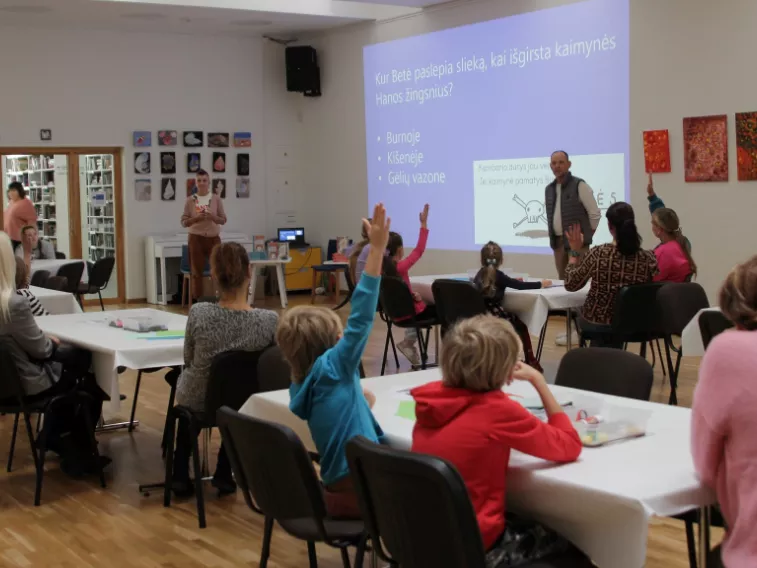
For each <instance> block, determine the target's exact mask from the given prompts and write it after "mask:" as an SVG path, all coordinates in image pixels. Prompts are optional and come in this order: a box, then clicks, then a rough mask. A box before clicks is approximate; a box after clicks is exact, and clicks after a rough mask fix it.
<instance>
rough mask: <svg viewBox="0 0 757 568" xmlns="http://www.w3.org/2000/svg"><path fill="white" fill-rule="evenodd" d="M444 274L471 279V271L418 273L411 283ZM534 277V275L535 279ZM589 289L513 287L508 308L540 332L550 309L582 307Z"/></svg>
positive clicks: (507, 294)
mask: <svg viewBox="0 0 757 568" xmlns="http://www.w3.org/2000/svg"><path fill="white" fill-rule="evenodd" d="M442 278H453V279H466V280H468V279H469V275H468V274H443V275H434V276H414V277H412V278H411V279H410V282H411V283H415V282H417V283H419V284H427V285H431V284H433V282H434V280H440V279H442ZM531 280H533V279H531ZM588 293H589V285H588V284H587V285H586V286H585V287H584V288H582V289H581V290H579V291H578V292H568V291H567V290H566V289H565V288H564V287H563V286H556V287H554V288H542V289H539V290H513V289H512V288H508V289H507V290H506V291H505V301H504V304H503V305H504V308H505V309H506V310H507V311H508V312H511V313H513V314H515V315H516V316H518V318H519V319H520V320H521V321H522V322H523V323H524V324H526V327H528V331H529V332H531V335H535V336H538V335H539V334H540V333H541V329H542V327H544V324H545V323H547V317H548V315H549V311H550V310H566V309H568V308H573V309H578V308H580V307H581V306H583V305H584V301H585V300H586V295H587V294H588Z"/></svg>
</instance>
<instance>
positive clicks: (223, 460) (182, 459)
mask: <svg viewBox="0 0 757 568" xmlns="http://www.w3.org/2000/svg"><path fill="white" fill-rule="evenodd" d="M178 422H179V425H178V428H177V429H176V451H175V452H174V454H173V479H174V481H179V482H188V481H189V458H190V457H191V456H192V435H191V433H190V431H189V422H188V421H187V420H186V419H185V418H183V417H182V418H179V420H178ZM195 476H199V472H195ZM213 477H215V478H216V479H219V480H223V481H231V480H232V476H231V462H229V457H228V456H227V455H226V449H225V448H224V447H223V444H221V447H220V448H219V450H218V461H217V463H216V471H215V473H214V474H213Z"/></svg>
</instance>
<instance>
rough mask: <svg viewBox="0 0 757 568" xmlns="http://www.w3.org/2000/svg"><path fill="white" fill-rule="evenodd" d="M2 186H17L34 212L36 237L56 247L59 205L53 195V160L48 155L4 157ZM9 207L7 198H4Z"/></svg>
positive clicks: (6, 187)
mask: <svg viewBox="0 0 757 568" xmlns="http://www.w3.org/2000/svg"><path fill="white" fill-rule="evenodd" d="M4 169H5V183H4V184H3V185H4V187H5V189H6V191H7V189H8V185H9V184H11V183H12V182H14V181H17V182H20V183H21V184H22V185H23V186H24V189H25V190H26V195H27V198H28V199H29V200H30V201H31V202H32V203H33V204H34V208H35V209H36V210H37V229H38V232H39V235H40V236H41V237H43V238H45V239H48V240H49V241H51V242H52V243H53V246H55V247H56V248H57V247H58V215H57V207H58V201H57V199H56V194H55V156H53V155H50V154H36V155H11V156H6V157H5V168H4ZM5 204H6V206H7V205H8V197H7V195H6V196H5Z"/></svg>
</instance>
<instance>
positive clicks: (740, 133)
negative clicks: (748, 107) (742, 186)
mask: <svg viewBox="0 0 757 568" xmlns="http://www.w3.org/2000/svg"><path fill="white" fill-rule="evenodd" d="M736 160H737V164H738V171H739V177H738V179H739V181H755V180H757V112H738V113H736Z"/></svg>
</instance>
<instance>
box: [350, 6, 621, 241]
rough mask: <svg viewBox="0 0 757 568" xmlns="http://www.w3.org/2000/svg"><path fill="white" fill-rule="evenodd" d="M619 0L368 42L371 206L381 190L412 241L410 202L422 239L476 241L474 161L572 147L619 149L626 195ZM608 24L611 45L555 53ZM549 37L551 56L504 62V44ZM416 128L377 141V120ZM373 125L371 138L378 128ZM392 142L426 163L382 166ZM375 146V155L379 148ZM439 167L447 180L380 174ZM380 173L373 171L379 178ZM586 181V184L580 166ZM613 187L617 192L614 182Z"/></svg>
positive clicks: (525, 44) (388, 126) (392, 127)
mask: <svg viewBox="0 0 757 568" xmlns="http://www.w3.org/2000/svg"><path fill="white" fill-rule="evenodd" d="M628 22H629V6H628V0H588V1H586V2H582V3H578V4H571V5H567V6H561V7H558V8H552V9H548V10H542V11H538V12H531V13H527V14H520V15H517V16H511V17H508V18H502V19H498V20H491V21H488V22H482V23H479V24H472V25H468V26H463V27H458V28H452V29H448V30H442V31H439V32H434V33H430V34H426V35H421V36H414V37H411V38H407V39H403V40H397V41H392V42H387V43H382V44H376V45H371V46H367V47H365V48H364V51H363V60H364V73H365V119H366V140H367V142H366V151H367V163H368V201H369V208H370V209H371V210H372V208H373V205H374V204H375V203H377V202H378V201H383V202H384V203H385V204H386V205H387V209H388V211H389V213H390V215H391V217H392V228H393V230H396V231H398V232H400V233H402V234H403V235H404V237H405V240H406V241H407V242H406V243H405V244H406V245H407V246H413V245H414V238H415V235H416V234H417V231H418V213H419V212H420V210H421V209H422V207H423V204H424V203H429V204H430V205H431V214H430V216H429V227H430V228H431V229H432V230H431V232H430V235H429V244H428V246H429V248H435V249H448V250H478V249H479V248H480V245H478V246H477V245H476V244H475V238H474V219H473V162H474V161H477V160H498V159H515V158H533V157H537V156H549V155H550V153H551V152H552V151H553V150H555V149H565V150H567V151H568V152H570V153H571V154H575V155H582V154H611V153H622V154H624V155H625V157H626V159H625V163H626V165H625V170H626V171H625V180H626V183H625V185H626V187H625V188H624V192H622V193H624V194H625V199H626V201H627V200H628V188H629V185H630V182H629V178H630V172H629V164H628V146H629V23H628ZM605 35H607V36H608V37H611V36H615V40H616V42H617V45H616V48H615V49H614V50H613V51H605V52H595V53H592V54H591V56H590V57H589V58H586V57H585V56H582V55H580V54H578V55H572V56H568V57H556V56H555V49H554V48H555V43H560V44H563V43H568V42H569V41H571V40H573V41H590V40H593V39H595V38H598V39H600V41H601V40H602V38H603V37H604V36H605ZM539 46H550V48H551V50H552V59H550V60H547V61H531V62H529V63H527V64H526V66H525V67H523V68H518V67H513V66H510V65H509V52H510V49H511V48H513V47H517V48H520V49H525V48H535V47H539ZM491 52H495V53H503V52H505V53H507V56H508V65H507V66H506V67H504V68H496V69H495V68H492V67H491V66H490V64H489V62H490V53H491ZM474 55H475V56H476V57H483V58H484V59H485V60H486V62H487V66H489V69H488V71H486V72H484V73H480V72H468V73H455V74H452V75H447V76H444V77H442V78H441V79H435V78H434V79H424V80H420V81H419V82H418V83H415V82H414V80H411V81H409V82H405V83H392V82H391V81H390V82H389V83H387V84H386V85H377V84H376V75H377V74H378V73H380V72H384V73H386V72H391V70H392V69H405V68H409V69H411V74H412V70H414V69H415V68H416V67H425V66H427V65H429V64H431V63H437V64H442V63H444V62H445V61H448V62H450V63H452V64H453V65H455V66H456V64H457V62H458V61H460V59H461V58H462V57H468V58H470V57H472V56H474ZM450 82H451V83H454V87H453V91H452V95H451V96H449V97H445V98H438V99H431V100H427V101H426V102H424V103H423V104H418V103H417V102H405V103H402V104H394V105H383V106H379V105H377V104H376V94H377V93H379V92H383V93H387V94H388V93H393V92H404V90H405V87H409V88H412V89H421V88H429V87H432V86H434V85H439V86H444V85H447V84H449V83H450ZM412 129H415V130H417V131H419V132H420V133H421V140H420V143H419V144H418V145H417V146H415V147H414V148H413V147H411V146H410V145H407V144H393V145H387V144H386V143H385V136H386V133H387V131H391V132H392V133H400V132H408V131H410V130H412ZM379 136H380V137H381V141H380V142H379V141H378V140H377V138H378V137H379ZM390 150H400V151H402V152H410V151H412V150H419V151H422V152H423V153H424V163H423V164H421V166H420V167H418V168H414V167H413V166H411V165H401V166H389V165H388V164H387V154H388V152H389V151H390ZM379 156H381V161H379V159H378V157H379ZM398 169H402V170H404V171H405V172H407V173H408V174H411V173H413V172H424V171H438V172H444V173H445V174H446V183H445V184H443V185H442V184H435V185H418V184H412V185H411V186H410V187H408V186H406V185H390V184H389V183H388V181H387V176H388V173H389V171H390V170H392V171H397V170H398ZM379 176H381V177H382V181H379V179H378V178H379ZM587 181H588V182H589V184H591V179H590V176H587ZM618 193H621V192H620V191H618ZM509 251H510V252H528V253H535V252H545V249H544V247H509Z"/></svg>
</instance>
